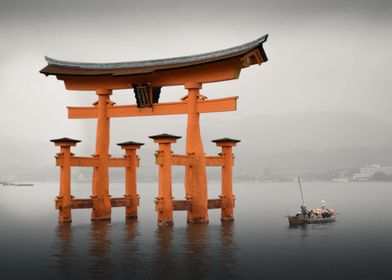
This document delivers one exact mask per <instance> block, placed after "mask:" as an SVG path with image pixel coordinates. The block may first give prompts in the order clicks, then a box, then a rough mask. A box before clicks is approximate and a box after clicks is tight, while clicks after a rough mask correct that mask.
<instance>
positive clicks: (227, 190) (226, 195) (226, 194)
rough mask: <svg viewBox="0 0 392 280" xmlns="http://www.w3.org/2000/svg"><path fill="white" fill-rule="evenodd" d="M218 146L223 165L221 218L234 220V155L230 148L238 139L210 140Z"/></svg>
mask: <svg viewBox="0 0 392 280" xmlns="http://www.w3.org/2000/svg"><path fill="white" fill-rule="evenodd" d="M212 142H214V143H215V144H216V145H217V146H218V147H221V148H222V153H221V154H222V157H223V166H222V193H221V196H220V198H221V202H222V204H221V205H222V210H221V220H222V221H232V220H234V215H233V212H234V211H233V208H234V201H235V197H234V195H233V164H234V161H233V159H234V156H233V152H232V148H233V147H235V146H236V144H237V143H238V142H240V140H236V139H230V138H222V139H216V140H212Z"/></svg>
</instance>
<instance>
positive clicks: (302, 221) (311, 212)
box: [287, 177, 337, 226]
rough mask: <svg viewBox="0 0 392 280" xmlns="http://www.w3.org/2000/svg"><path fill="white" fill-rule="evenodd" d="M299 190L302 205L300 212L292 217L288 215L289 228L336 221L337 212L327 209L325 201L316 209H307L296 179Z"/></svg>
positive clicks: (299, 182) (300, 187)
mask: <svg viewBox="0 0 392 280" xmlns="http://www.w3.org/2000/svg"><path fill="white" fill-rule="evenodd" d="M298 184H299V189H300V191H301V198H302V205H301V212H299V213H297V214H296V215H294V216H290V215H288V216H287V218H288V220H289V225H290V226H299V225H306V224H319V223H329V222H334V221H336V215H337V212H336V211H335V210H334V209H327V208H326V203H325V201H324V200H323V201H321V205H320V208H317V209H307V208H306V205H305V202H304V195H303V192H302V186H301V181H300V179H299V177H298Z"/></svg>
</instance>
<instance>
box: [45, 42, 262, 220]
mask: <svg viewBox="0 0 392 280" xmlns="http://www.w3.org/2000/svg"><path fill="white" fill-rule="evenodd" d="M266 40H267V35H265V36H263V37H261V38H259V39H257V40H255V41H252V42H250V43H247V44H243V45H241V46H238V47H234V48H230V49H226V50H222V51H216V52H211V53H205V54H200V55H194V56H186V57H177V58H169V59H159V60H150V61H137V62H121V63H79V62H67V61H60V60H54V59H51V58H48V57H46V61H47V62H48V65H47V66H46V67H45V68H43V69H42V70H41V71H40V72H41V73H43V74H45V75H55V76H56V77H57V79H59V80H62V81H64V83H65V87H66V89H68V90H90V91H91V90H92V91H95V92H96V94H97V96H98V100H97V102H95V103H94V104H93V106H88V107H68V118H70V119H86V118H96V119H97V133H96V153H95V154H94V155H92V156H91V157H76V156H74V155H73V154H72V153H71V151H70V147H71V146H75V145H76V143H78V142H80V141H79V140H74V139H69V138H60V139H54V140H51V141H53V142H54V143H55V144H56V146H59V147H61V150H60V153H59V154H58V155H57V156H56V163H57V165H59V166H60V167H61V175H60V194H59V196H58V197H57V199H56V208H57V209H59V221H60V222H68V221H71V209H72V208H92V209H93V210H92V214H91V219H92V220H105V219H110V217H111V207H120V206H121V207H126V217H127V218H137V206H138V204H139V196H138V195H137V192H136V168H137V166H138V164H139V158H138V157H137V155H136V150H137V149H139V148H140V147H141V145H143V143H137V142H132V141H130V142H125V143H120V144H118V145H120V146H121V148H122V149H124V150H125V156H124V158H112V157H111V156H110V155H109V143H110V118H114V117H139V116H157V115H170V114H186V115H187V129H186V154H185V155H173V154H172V153H171V144H172V143H175V142H176V140H177V139H178V138H180V137H179V136H173V135H169V134H161V135H155V136H150V138H152V139H154V141H155V142H156V143H158V144H159V150H158V151H157V153H156V162H157V164H158V165H159V194H158V197H157V199H156V208H157V211H158V224H159V225H170V224H172V223H173V220H172V211H173V210H187V213H188V214H187V221H188V222H190V223H207V222H208V209H210V208H221V209H222V215H221V218H222V220H232V219H233V207H234V196H233V193H232V165H233V163H234V161H233V158H234V157H233V154H232V147H233V146H235V144H236V143H237V142H239V140H235V139H229V138H222V139H217V140H214V142H215V143H216V144H217V146H220V147H222V153H221V155H220V156H205V154H204V148H203V142H202V138H201V134H200V124H199V116H200V113H208V112H225V111H235V110H236V105H237V104H236V103H237V98H238V97H236V96H235V97H228V98H219V99H210V100H207V98H206V97H205V96H203V95H201V94H200V89H201V88H202V84H203V83H211V82H219V81H225V80H232V79H237V78H239V74H240V71H241V69H242V68H245V67H248V66H250V65H253V64H261V63H263V62H266V61H267V57H266V54H265V52H264V49H263V43H264V42H265V41H266ZM176 85H183V86H184V87H185V89H186V90H187V91H188V94H187V95H186V96H185V97H183V98H182V99H181V101H178V102H167V103H159V96H160V93H161V88H162V87H165V86H176ZM130 88H133V89H134V93H135V97H136V101H137V104H136V105H115V104H114V102H112V101H111V100H110V95H111V94H112V93H113V90H116V89H130ZM172 165H182V166H185V193H186V194H185V200H173V199H172V197H171V166H172ZM71 166H85V167H92V168H93V182H92V196H91V198H90V199H75V198H74V197H73V196H72V195H71V183H70V182H71V179H70V168H71ZM206 166H221V167H222V195H221V196H220V198H219V199H210V200H209V199H208V195H207V178H206ZM109 167H123V168H125V170H126V171H125V174H126V175H125V176H126V187H125V195H124V197H123V198H111V197H110V195H109V175H108V174H109V172H108V170H109Z"/></svg>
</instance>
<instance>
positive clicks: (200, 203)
mask: <svg viewBox="0 0 392 280" xmlns="http://www.w3.org/2000/svg"><path fill="white" fill-rule="evenodd" d="M185 88H186V89H187V90H188V96H187V103H188V113H187V115H188V120H187V121H188V122H187V129H186V154H187V155H189V156H192V160H191V164H190V165H189V166H186V168H185V192H186V199H187V200H190V201H191V203H192V210H190V211H188V212H187V222H188V223H208V193H207V175H206V165H205V158H204V149H203V142H202V139H201V134H200V123H199V119H200V114H199V113H198V112H197V100H198V99H199V98H200V93H199V90H200V89H201V84H200V83H186V84H185Z"/></svg>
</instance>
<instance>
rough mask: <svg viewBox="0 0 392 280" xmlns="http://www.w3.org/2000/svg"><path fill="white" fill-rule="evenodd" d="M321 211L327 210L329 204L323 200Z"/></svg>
mask: <svg viewBox="0 0 392 280" xmlns="http://www.w3.org/2000/svg"><path fill="white" fill-rule="evenodd" d="M320 209H321V210H327V203H326V202H325V200H321V203H320Z"/></svg>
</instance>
